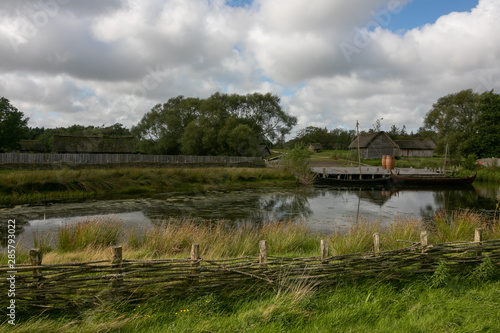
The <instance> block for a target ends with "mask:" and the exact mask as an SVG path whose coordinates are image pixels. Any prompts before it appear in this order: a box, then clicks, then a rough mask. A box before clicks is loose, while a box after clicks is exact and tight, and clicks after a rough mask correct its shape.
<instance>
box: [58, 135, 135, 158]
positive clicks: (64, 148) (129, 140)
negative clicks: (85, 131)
mask: <svg viewBox="0 0 500 333" xmlns="http://www.w3.org/2000/svg"><path fill="white" fill-rule="evenodd" d="M52 147H53V148H52V150H53V151H54V152H55V153H106V154H113V153H116V154H131V153H135V152H136V151H137V149H136V144H135V138H134V136H132V135H124V136H97V135H61V134H56V135H54V142H53V145H52Z"/></svg>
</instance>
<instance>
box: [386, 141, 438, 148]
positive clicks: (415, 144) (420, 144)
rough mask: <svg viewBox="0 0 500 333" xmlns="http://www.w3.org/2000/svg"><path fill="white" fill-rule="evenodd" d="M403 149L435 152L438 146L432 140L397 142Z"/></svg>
mask: <svg viewBox="0 0 500 333" xmlns="http://www.w3.org/2000/svg"><path fill="white" fill-rule="evenodd" d="M394 142H396V144H397V145H398V146H399V148H401V149H416V150H434V149H436V144H435V143H434V142H433V141H432V140H396V141H394Z"/></svg>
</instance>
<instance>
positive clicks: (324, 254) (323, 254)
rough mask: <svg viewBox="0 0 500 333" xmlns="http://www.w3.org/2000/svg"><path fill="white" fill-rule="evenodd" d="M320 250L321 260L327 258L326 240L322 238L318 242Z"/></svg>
mask: <svg viewBox="0 0 500 333" xmlns="http://www.w3.org/2000/svg"><path fill="white" fill-rule="evenodd" d="M320 251H321V260H325V259H326V258H328V242H327V241H325V240H324V239H322V240H321V243H320Z"/></svg>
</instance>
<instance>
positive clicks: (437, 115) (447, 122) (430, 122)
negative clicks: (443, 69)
mask: <svg viewBox="0 0 500 333" xmlns="http://www.w3.org/2000/svg"><path fill="white" fill-rule="evenodd" d="M478 106H479V94H477V93H475V92H473V91H472V90H471V89H468V90H462V91H460V92H458V93H456V94H450V95H447V96H444V97H441V98H439V99H438V101H437V102H436V103H434V104H433V105H432V109H431V110H430V111H429V112H428V113H427V115H426V117H425V127H426V129H430V130H435V131H436V132H437V142H436V145H437V148H436V151H437V152H441V153H443V152H444V149H445V147H446V144H447V143H448V144H449V146H450V151H451V152H452V153H453V152H454V153H456V154H460V155H463V156H465V155H466V152H465V151H466V142H467V140H468V139H469V138H470V137H471V136H472V134H474V131H475V129H474V126H475V125H476V124H477V123H478V116H479V107H478Z"/></svg>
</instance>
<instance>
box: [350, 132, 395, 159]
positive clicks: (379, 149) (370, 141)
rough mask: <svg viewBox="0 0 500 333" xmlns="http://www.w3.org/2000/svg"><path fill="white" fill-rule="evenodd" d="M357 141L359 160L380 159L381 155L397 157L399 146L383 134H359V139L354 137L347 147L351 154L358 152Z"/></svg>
mask: <svg viewBox="0 0 500 333" xmlns="http://www.w3.org/2000/svg"><path fill="white" fill-rule="evenodd" d="M358 139H359V152H360V155H361V158H366V159H375V158H382V156H383V155H399V146H398V145H397V144H396V143H395V142H394V141H393V140H392V139H391V138H390V137H389V136H388V135H387V134H386V133H385V132H375V133H367V134H360V135H359V138H358V137H356V139H354V141H353V142H351V144H350V145H349V149H351V151H352V152H355V153H357V151H358Z"/></svg>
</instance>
